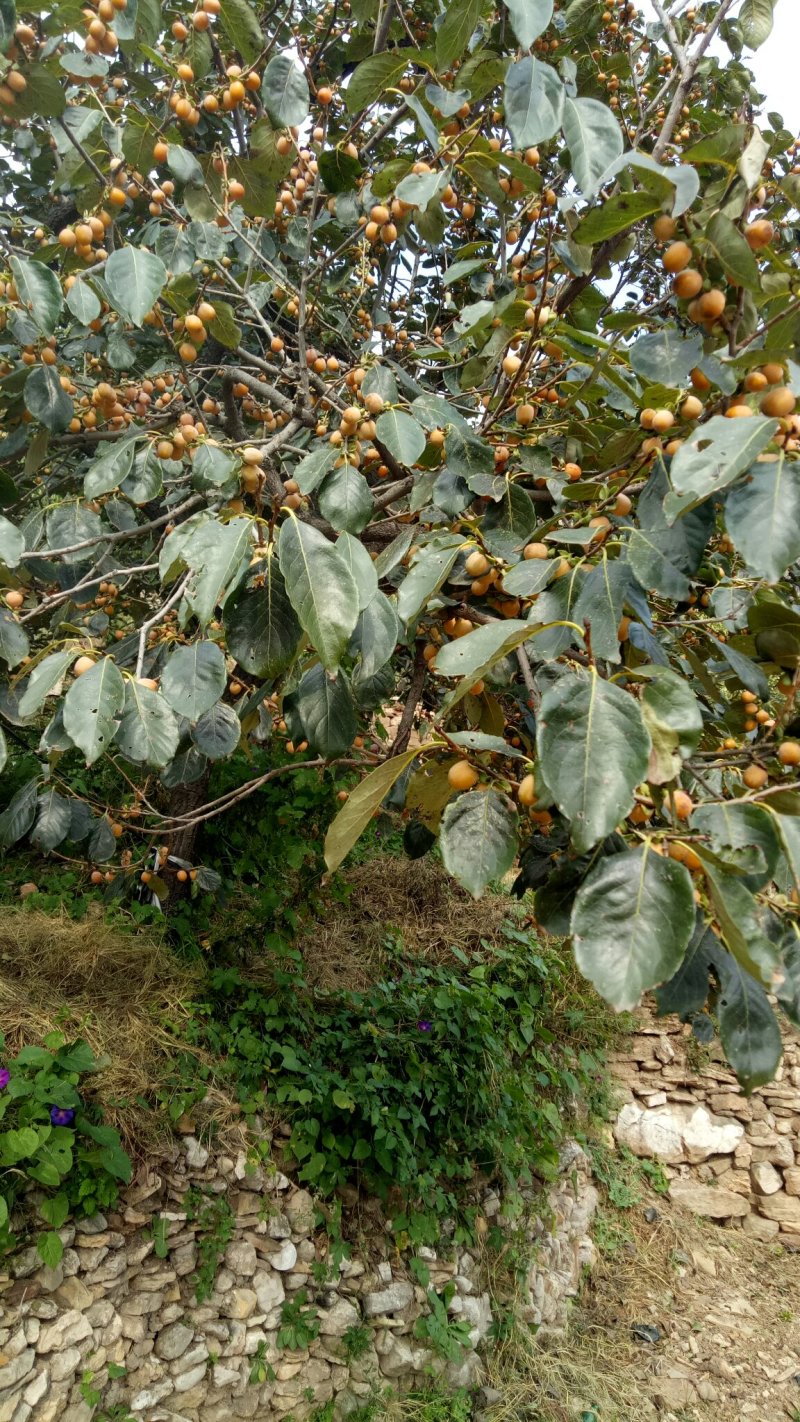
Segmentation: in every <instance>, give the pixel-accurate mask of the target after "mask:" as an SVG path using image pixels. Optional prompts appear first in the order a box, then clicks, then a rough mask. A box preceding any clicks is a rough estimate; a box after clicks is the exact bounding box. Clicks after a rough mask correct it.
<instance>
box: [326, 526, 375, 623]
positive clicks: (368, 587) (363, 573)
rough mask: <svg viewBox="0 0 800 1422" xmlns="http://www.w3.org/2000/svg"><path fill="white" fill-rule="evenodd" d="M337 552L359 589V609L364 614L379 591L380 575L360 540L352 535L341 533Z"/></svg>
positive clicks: (337, 542)
mask: <svg viewBox="0 0 800 1422" xmlns="http://www.w3.org/2000/svg"><path fill="white" fill-rule="evenodd" d="M336 552H337V553H338V554H339V556H340V558H341V559H342V561H343V562H344V563H346V564H347V566H348V568H349V569H350V572H351V573H352V576H353V581H354V582H355V585H356V587H357V588H358V608H359V612H363V611H364V610H365V608H367V607H369V604H370V603H371V602H372V599H373V598H374V596H375V594H376V592H377V591H378V574H377V571H376V568H375V564H374V563H373V561H372V559H371V558H370V556H369V553H368V552H367V550H366V548H365V547H364V545H363V543H362V542H361V539H360V538H354V537H353V535H352V533H340V534H339V537H338V538H337V540H336Z"/></svg>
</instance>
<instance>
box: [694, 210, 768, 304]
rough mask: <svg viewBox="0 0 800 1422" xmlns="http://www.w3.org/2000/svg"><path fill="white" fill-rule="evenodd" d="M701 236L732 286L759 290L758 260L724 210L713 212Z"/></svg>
mask: <svg viewBox="0 0 800 1422" xmlns="http://www.w3.org/2000/svg"><path fill="white" fill-rule="evenodd" d="M703 236H704V238H705V240H706V242H708V243H709V245H710V246H711V247H712V248H713V250H714V253H715V255H716V257H717V258H718V260H719V262H720V263H721V265H722V267H723V269H724V271H725V274H726V276H727V277H728V280H729V281H731V282H732V283H733V285H734V286H743V287H746V288H747V290H748V291H758V290H759V288H760V286H761V278H760V277H759V274H758V262H757V261H756V259H755V257H754V256H753V253H752V252H751V250H750V248H749V246H748V245H747V242H746V241H745V239H744V237H743V236H742V233H741V232H740V231H739V228H738V227H737V226H736V224H735V223H734V222H731V219H730V218H729V217H728V216H726V214H725V213H724V212H716V213H715V214H714V216H713V217H712V219H711V221H710V222H709V224H708V226H707V227H706V229H705V232H704V233H703Z"/></svg>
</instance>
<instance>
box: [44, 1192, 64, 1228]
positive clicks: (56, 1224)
mask: <svg viewBox="0 0 800 1422" xmlns="http://www.w3.org/2000/svg"><path fill="white" fill-rule="evenodd" d="M39 1213H40V1215H41V1217H42V1219H43V1220H46V1221H47V1223H48V1224H49V1225H52V1227H53V1229H61V1227H62V1225H64V1224H66V1222H67V1216H68V1215H69V1200H68V1198H67V1196H66V1195H54V1196H53V1198H52V1199H51V1200H42V1203H41V1204H40V1206H39Z"/></svg>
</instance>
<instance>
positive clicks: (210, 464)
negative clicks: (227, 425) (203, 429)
mask: <svg viewBox="0 0 800 1422" xmlns="http://www.w3.org/2000/svg"><path fill="white" fill-rule="evenodd" d="M153 463H154V464H155V465H156V468H158V461H157V460H154V461H153ZM236 468H237V464H236V460H235V459H232V458H231V456H230V455H229V454H226V453H225V450H224V449H218V448H217V447H216V445H213V444H201V445H200V447H199V449H197V451H196V453H195V456H194V459H193V460H192V480H193V482H196V485H197V487H199V488H200V489H208V488H212V489H223V488H225V486H226V485H227V484H232V482H233V480H234V477H235V474H236ZM159 487H160V474H159ZM125 492H126V493H128V491H127V489H126V490H125ZM128 497H129V498H132V497H133V495H132V494H128ZM141 502H142V500H141V499H134V503H141Z"/></svg>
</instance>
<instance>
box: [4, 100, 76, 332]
mask: <svg viewBox="0 0 800 1422" xmlns="http://www.w3.org/2000/svg"><path fill="white" fill-rule="evenodd" d="M15 107H17V106H16V105H15ZM9 266H10V268H11V274H12V276H13V278H14V284H15V286H16V288H17V293H18V295H19V300H20V305H21V306H22V308H23V310H24V311H27V312H28V314H29V315H30V317H31V318H32V320H33V321H34V323H35V325H37V326H38V328H39V330H40V331H41V332H42V334H43V335H45V336H52V335H53V333H54V331H55V329H56V325H57V324H58V318H59V316H60V315H61V311H62V308H63V306H64V294H63V292H62V290H61V282H60V281H59V280H58V277H57V276H56V274H55V272H53V271H51V270H50V268H49V267H46V266H45V265H44V264H43V263H42V262H30V261H27V260H23V258H21V257H11V258H10V260H9Z"/></svg>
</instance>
